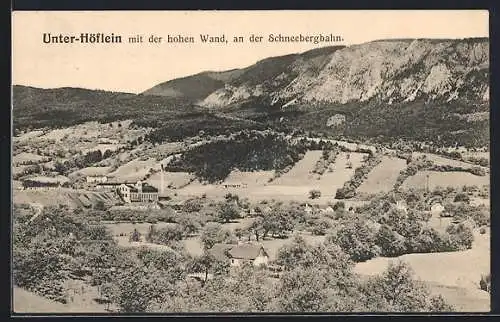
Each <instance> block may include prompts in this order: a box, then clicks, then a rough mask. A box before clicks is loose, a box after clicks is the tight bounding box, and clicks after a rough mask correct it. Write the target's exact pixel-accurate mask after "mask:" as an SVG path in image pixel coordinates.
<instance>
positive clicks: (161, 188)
mask: <svg viewBox="0 0 500 322" xmlns="http://www.w3.org/2000/svg"><path fill="white" fill-rule="evenodd" d="M160 192H161V195H162V196H163V163H161V184H160Z"/></svg>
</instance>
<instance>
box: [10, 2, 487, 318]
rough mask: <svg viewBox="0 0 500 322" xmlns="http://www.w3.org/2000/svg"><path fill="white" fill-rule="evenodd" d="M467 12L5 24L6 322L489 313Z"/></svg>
mask: <svg viewBox="0 0 500 322" xmlns="http://www.w3.org/2000/svg"><path fill="white" fill-rule="evenodd" d="M489 89H490V41H489V14H488V11H487V10H435V11H434V10H321V11H320V10H316V11H315V10H294V11H292V10H281V11H13V12H12V155H11V157H12V159H11V160H12V214H11V223H12V226H11V252H12V257H11V263H10V264H11V272H12V276H11V279H12V303H11V311H12V313H14V314H28V315H29V314H35V313H43V314H62V313H66V314H90V313H98V314H126V313H144V314H147V313H162V314H172V313H242V314H249V313H256V312H260V313H269V314H271V313H290V314H292V313H295V314H297V313H298V314H307V313H313V312H325V313H348V312H359V313H361V312H363V313H381V312H389V313H419V312H420V313H422V312H424V313H433V312H490V310H491V306H490V287H491V271H490V255H491V253H490V197H491V196H490V92H489Z"/></svg>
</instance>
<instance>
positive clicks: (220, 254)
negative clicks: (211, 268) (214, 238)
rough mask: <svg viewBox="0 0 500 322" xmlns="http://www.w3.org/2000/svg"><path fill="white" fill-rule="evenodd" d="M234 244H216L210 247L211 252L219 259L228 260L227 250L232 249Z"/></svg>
mask: <svg viewBox="0 0 500 322" xmlns="http://www.w3.org/2000/svg"><path fill="white" fill-rule="evenodd" d="M232 247H234V245H229V244H215V245H214V246H213V247H212V248H210V250H209V252H210V254H212V255H213V256H214V257H215V258H216V259H217V260H219V261H226V260H227V258H228V257H227V255H226V251H228V250H230V249H231V248H232Z"/></svg>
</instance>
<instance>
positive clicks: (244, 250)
mask: <svg viewBox="0 0 500 322" xmlns="http://www.w3.org/2000/svg"><path fill="white" fill-rule="evenodd" d="M261 249H262V250H263V251H264V253H265V254H266V255H267V253H266V251H265V250H264V247H262V245H254V244H242V245H238V246H235V247H232V248H231V249H230V250H229V255H230V256H231V257H232V258H241V259H255V258H257V256H259V253H260V251H261Z"/></svg>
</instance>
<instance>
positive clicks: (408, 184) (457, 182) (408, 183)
mask: <svg viewBox="0 0 500 322" xmlns="http://www.w3.org/2000/svg"><path fill="white" fill-rule="evenodd" d="M427 175H429V188H430V189H434V188H435V187H438V186H440V187H453V188H461V187H463V186H474V185H477V186H478V187H481V186H483V185H489V184H490V177H489V176H476V175H473V174H471V173H468V172H438V171H420V172H418V173H417V174H416V175H414V176H411V177H409V178H408V179H406V180H405V182H403V184H402V186H401V187H402V188H403V189H409V188H414V189H424V188H425V187H426V184H427Z"/></svg>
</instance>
